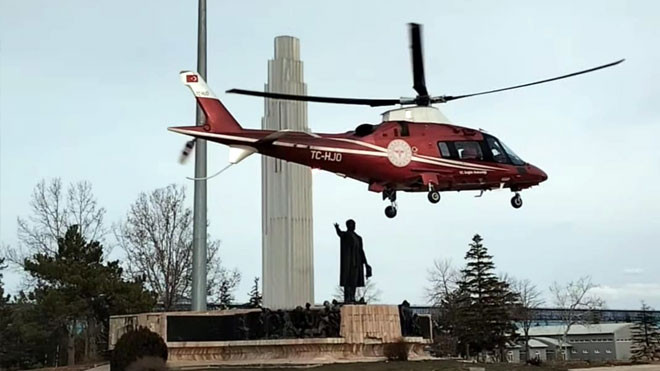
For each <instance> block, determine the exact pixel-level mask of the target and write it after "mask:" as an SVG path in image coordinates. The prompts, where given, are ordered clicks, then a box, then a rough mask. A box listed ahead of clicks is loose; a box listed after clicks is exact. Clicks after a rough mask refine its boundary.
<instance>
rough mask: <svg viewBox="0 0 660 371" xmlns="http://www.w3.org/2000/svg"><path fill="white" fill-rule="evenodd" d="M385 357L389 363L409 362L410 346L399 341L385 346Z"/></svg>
mask: <svg viewBox="0 0 660 371" xmlns="http://www.w3.org/2000/svg"><path fill="white" fill-rule="evenodd" d="M383 355H384V356H385V357H387V359H388V360H389V361H407V360H408V345H407V344H406V343H405V342H404V341H403V340H399V341H397V342H395V343H386V344H383Z"/></svg>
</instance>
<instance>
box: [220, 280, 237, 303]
mask: <svg viewBox="0 0 660 371" xmlns="http://www.w3.org/2000/svg"><path fill="white" fill-rule="evenodd" d="M232 290H233V287H231V286H230V285H229V284H228V281H226V280H222V281H221V282H220V287H219V288H218V301H219V302H220V305H221V306H222V307H223V308H229V306H230V305H231V304H232V303H233V302H234V295H233V294H232Z"/></svg>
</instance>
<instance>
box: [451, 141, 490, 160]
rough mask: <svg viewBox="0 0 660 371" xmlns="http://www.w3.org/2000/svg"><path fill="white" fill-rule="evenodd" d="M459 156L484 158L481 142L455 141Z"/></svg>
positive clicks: (470, 158)
mask: <svg viewBox="0 0 660 371" xmlns="http://www.w3.org/2000/svg"><path fill="white" fill-rule="evenodd" d="M454 146H455V147H456V152H457V153H458V158H460V159H461V160H483V159H484V155H483V153H482V152H481V146H480V145H479V142H454Z"/></svg>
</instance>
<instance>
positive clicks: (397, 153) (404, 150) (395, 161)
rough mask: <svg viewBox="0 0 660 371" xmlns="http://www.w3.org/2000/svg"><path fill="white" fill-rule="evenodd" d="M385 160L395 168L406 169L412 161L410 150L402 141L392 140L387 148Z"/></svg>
mask: <svg viewBox="0 0 660 371" xmlns="http://www.w3.org/2000/svg"><path fill="white" fill-rule="evenodd" d="M387 158H388V159H389V160H390V162H391V163H392V165H394V166H396V167H406V166H408V164H409V163H410V161H411V160H412V149H411V148H410V145H409V144H408V143H407V142H406V141H405V140H403V139H394V140H393V141H391V142H390V144H389V145H388V146H387Z"/></svg>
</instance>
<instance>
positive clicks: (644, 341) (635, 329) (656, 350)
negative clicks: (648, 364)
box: [630, 302, 660, 361]
mask: <svg viewBox="0 0 660 371" xmlns="http://www.w3.org/2000/svg"><path fill="white" fill-rule="evenodd" d="M652 310H653V309H652V308H650V307H649V306H648V305H646V304H644V303H643V302H642V309H641V311H640V313H639V315H638V316H637V318H636V319H635V324H634V325H633V326H632V328H631V330H632V342H633V344H632V349H631V351H632V355H631V357H630V358H631V359H632V360H634V361H653V360H658V359H660V330H659V329H658V323H657V321H656V320H655V318H654V317H653V315H652V314H651V311H652Z"/></svg>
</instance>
